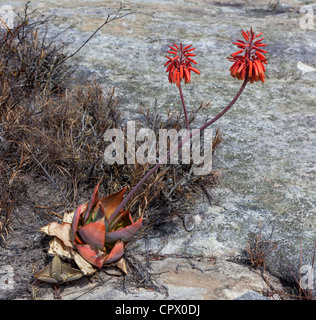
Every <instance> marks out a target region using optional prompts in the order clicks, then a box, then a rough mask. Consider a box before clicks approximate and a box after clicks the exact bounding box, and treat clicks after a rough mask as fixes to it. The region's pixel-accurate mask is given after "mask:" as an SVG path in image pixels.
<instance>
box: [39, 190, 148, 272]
mask: <svg viewBox="0 0 316 320" xmlns="http://www.w3.org/2000/svg"><path fill="white" fill-rule="evenodd" d="M98 187H99V185H97V186H96V187H95V189H94V192H93V194H92V196H91V198H90V201H89V202H86V203H84V204H81V205H79V206H78V207H77V209H76V210H75V211H74V212H72V213H70V214H65V216H64V221H63V223H62V225H60V224H58V223H57V222H52V223H50V224H49V225H47V226H45V227H43V228H42V229H41V230H42V231H43V232H45V233H47V234H49V235H51V236H55V238H57V239H54V241H52V242H51V244H50V253H52V254H57V255H60V256H64V257H67V258H69V257H70V258H73V259H74V260H75V261H76V263H77V264H78V266H79V267H80V268H81V269H82V271H83V272H84V273H85V274H88V273H92V272H91V270H94V269H93V268H92V269H91V265H92V266H95V267H98V268H101V267H102V266H103V265H109V264H112V263H114V262H117V261H119V260H120V259H121V258H122V256H123V254H124V246H125V244H126V243H127V242H129V241H130V240H131V239H132V238H133V237H134V236H135V235H136V233H137V232H138V231H139V229H140V228H141V226H142V221H143V217H140V218H139V219H137V220H136V221H134V220H133V218H132V216H131V214H130V212H129V211H128V210H121V211H120V212H119V214H117V215H116V216H114V215H113V213H114V211H115V209H116V208H117V207H118V205H119V204H120V203H121V202H122V200H123V197H124V194H125V191H126V188H123V189H121V190H120V191H118V192H116V193H113V194H111V195H108V196H106V197H103V198H101V199H99V196H98ZM78 254H79V255H80V257H78ZM82 258H83V259H84V260H85V262H83V261H82ZM86 262H88V266H87V263H86ZM89 264H90V267H89Z"/></svg>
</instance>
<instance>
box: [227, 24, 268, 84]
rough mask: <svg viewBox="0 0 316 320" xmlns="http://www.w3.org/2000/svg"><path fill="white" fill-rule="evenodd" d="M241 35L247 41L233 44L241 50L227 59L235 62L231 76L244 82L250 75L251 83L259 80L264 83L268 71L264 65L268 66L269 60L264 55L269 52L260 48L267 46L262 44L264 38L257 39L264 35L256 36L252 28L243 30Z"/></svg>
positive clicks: (238, 41) (231, 69)
mask: <svg viewBox="0 0 316 320" xmlns="http://www.w3.org/2000/svg"><path fill="white" fill-rule="evenodd" d="M241 33H242V35H243V37H244V39H245V41H244V40H237V42H233V44H234V45H236V46H237V47H238V48H239V49H240V50H238V51H236V52H234V53H232V54H231V56H230V57H229V58H227V59H228V60H230V61H231V62H233V65H232V66H231V68H230V74H231V75H232V77H234V78H237V79H239V80H244V79H245V77H246V76H247V75H248V80H250V82H251V83H253V82H254V81H259V80H261V81H262V82H264V81H265V71H266V69H265V66H264V64H267V58H266V57H265V55H263V54H265V53H268V51H266V50H263V49H260V47H265V46H266V44H264V43H261V41H262V40H263V39H264V38H260V39H257V38H258V37H260V36H261V35H262V32H260V33H259V34H257V35H256V34H255V33H254V32H253V30H252V28H251V29H250V31H249V30H247V31H244V30H241Z"/></svg>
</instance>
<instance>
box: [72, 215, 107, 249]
mask: <svg viewBox="0 0 316 320" xmlns="http://www.w3.org/2000/svg"><path fill="white" fill-rule="evenodd" d="M77 232H78V233H79V235H80V237H81V239H82V240H83V241H84V242H85V243H87V244H90V245H92V246H93V247H96V248H98V249H100V250H102V249H103V247H104V240H105V225H104V219H100V220H99V221H97V222H92V223H89V224H86V225H85V226H83V227H81V228H79V229H78V231H77Z"/></svg>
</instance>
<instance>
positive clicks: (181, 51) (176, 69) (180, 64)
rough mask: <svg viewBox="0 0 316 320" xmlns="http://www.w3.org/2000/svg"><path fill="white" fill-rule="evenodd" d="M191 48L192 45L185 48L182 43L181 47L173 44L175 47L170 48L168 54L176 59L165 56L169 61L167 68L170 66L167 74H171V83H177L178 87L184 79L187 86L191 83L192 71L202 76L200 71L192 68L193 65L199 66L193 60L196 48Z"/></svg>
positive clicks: (166, 64)
mask: <svg viewBox="0 0 316 320" xmlns="http://www.w3.org/2000/svg"><path fill="white" fill-rule="evenodd" d="M191 47H192V44H191V45H189V46H186V47H183V46H182V43H180V46H178V45H176V44H175V43H173V46H169V48H170V50H169V51H167V52H168V53H170V54H172V55H174V57H168V56H165V57H166V58H167V59H168V61H167V62H166V63H165V67H166V66H168V67H167V70H166V72H169V82H170V83H176V84H177V86H178V87H179V85H180V82H181V80H182V79H184V81H185V83H186V84H187V83H189V82H190V81H191V71H193V72H195V73H197V74H200V71H199V70H198V69H196V68H194V67H192V64H197V62H196V61H194V60H193V59H192V57H194V56H195V54H194V53H192V51H193V50H195V48H191Z"/></svg>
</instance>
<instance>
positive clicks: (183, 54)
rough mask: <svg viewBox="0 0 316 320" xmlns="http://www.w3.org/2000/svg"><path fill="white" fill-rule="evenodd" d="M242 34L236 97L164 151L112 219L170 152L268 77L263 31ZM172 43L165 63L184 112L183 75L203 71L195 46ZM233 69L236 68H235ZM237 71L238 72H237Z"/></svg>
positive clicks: (235, 58) (236, 58)
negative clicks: (163, 154) (256, 83)
mask: <svg viewBox="0 0 316 320" xmlns="http://www.w3.org/2000/svg"><path fill="white" fill-rule="evenodd" d="M242 34H243V37H244V39H245V41H243V40H237V41H238V42H237V43H236V42H234V44H236V45H237V46H238V47H239V48H240V50H238V51H237V52H235V53H233V54H232V55H231V57H229V60H230V61H233V62H234V64H233V66H232V67H231V68H230V71H231V75H232V76H233V77H234V78H235V77H236V78H237V79H239V80H243V83H242V85H241V87H240V89H239V91H238V92H237V94H236V95H235V97H234V98H233V99H232V101H231V102H230V103H229V104H228V105H227V106H226V107H225V108H224V109H223V110H222V111H221V112H220V113H218V114H217V115H216V116H215V117H214V118H212V119H211V120H209V121H207V122H206V123H205V124H204V125H202V126H201V127H200V128H199V129H197V130H195V131H193V132H191V131H190V130H189V133H188V134H187V136H186V137H184V138H183V139H182V140H181V141H180V142H179V144H178V145H177V146H175V147H174V148H173V149H171V150H170V151H169V152H168V154H166V155H165V157H163V158H162V159H161V160H160V161H159V162H158V163H157V164H156V165H155V166H154V167H153V168H152V169H151V170H150V171H148V173H147V174H146V175H145V176H144V177H143V178H142V179H141V180H140V181H139V182H138V183H137V184H136V186H135V187H134V188H133V189H132V190H131V191H130V192H129V194H128V195H127V196H126V197H125V198H124V199H123V201H122V202H121V203H120V204H119V206H118V207H117V208H116V210H115V211H114V212H113V214H112V217H113V218H112V217H111V218H112V219H114V218H115V217H116V216H117V215H118V214H119V212H120V210H122V209H123V208H124V206H125V205H126V204H127V203H128V201H130V200H131V198H132V197H133V195H134V194H135V193H136V192H137V190H138V189H139V188H140V187H141V186H142V185H143V184H144V182H145V181H146V180H147V179H148V178H149V177H150V176H151V175H152V174H153V173H154V172H155V171H157V170H158V168H159V167H160V166H161V165H162V164H164V163H165V162H166V161H167V160H168V159H169V158H170V156H171V155H172V154H173V153H174V152H176V151H178V150H180V148H181V147H182V145H183V144H184V143H186V142H187V141H188V140H190V139H191V138H192V137H193V136H195V135H196V134H198V133H200V132H201V131H203V130H204V129H206V128H207V127H209V126H210V125H211V124H213V123H214V122H215V121H217V120H218V119H219V118H221V117H222V116H223V115H224V114H225V113H226V112H227V111H228V110H229V109H230V108H231V107H232V106H233V105H234V104H235V102H236V101H237V100H238V98H239V97H240V95H241V94H242V92H243V91H244V89H245V87H246V85H247V83H248V82H249V81H250V82H251V83H252V82H254V81H258V80H261V81H262V82H264V80H265V74H264V72H265V70H266V69H265V67H264V65H263V64H267V59H266V57H265V56H264V55H263V54H262V53H267V51H265V50H262V49H260V47H263V46H266V44H263V43H262V40H263V39H264V38H261V39H257V38H258V37H259V36H260V35H262V33H259V34H257V35H255V33H254V32H253V31H252V28H251V29H250V31H248V30H247V31H243V30H242ZM173 46H174V47H172V46H169V48H170V49H171V50H170V51H168V53H170V54H172V55H174V57H173V58H171V57H169V56H166V58H168V60H169V61H167V62H166V63H165V66H168V67H167V70H166V71H167V72H169V76H168V79H169V82H170V83H176V84H177V86H178V87H179V90H180V96H181V100H182V101H183V108H184V111H185V114H186V112H187V110H186V107H185V103H184V99H183V95H182V91H181V87H180V84H181V80H182V79H184V80H185V83H186V84H187V83H189V82H190V81H191V74H190V72H191V71H194V72H195V73H197V74H200V71H199V70H198V69H196V68H193V67H192V65H191V63H194V64H197V63H196V62H195V61H194V60H193V59H192V57H193V56H195V54H193V53H191V51H193V50H195V48H192V49H190V47H191V46H192V45H190V46H187V47H184V48H182V44H180V47H179V46H177V45H176V44H175V43H173ZM232 70H233V72H232ZM235 71H236V72H235ZM186 124H187V128H188V127H189V125H188V120H187V117H186Z"/></svg>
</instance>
